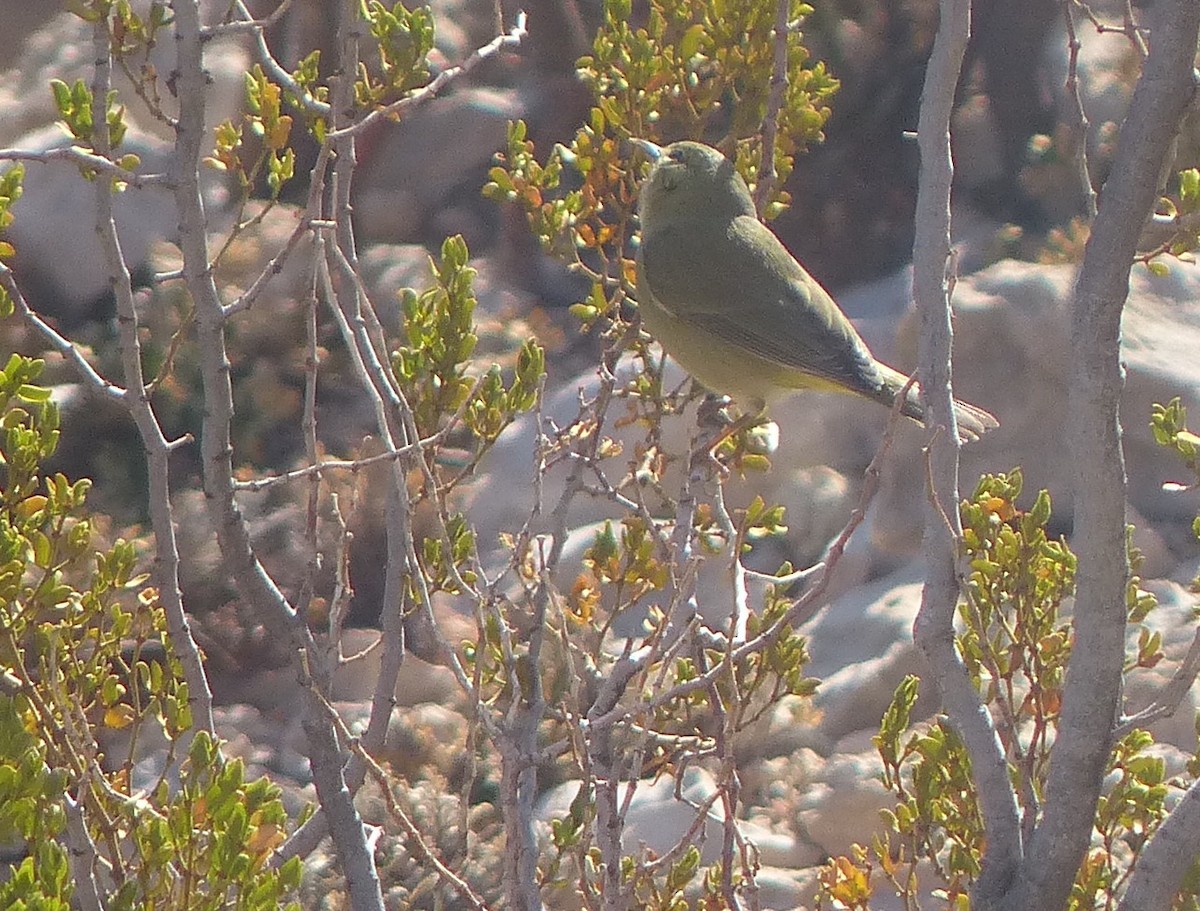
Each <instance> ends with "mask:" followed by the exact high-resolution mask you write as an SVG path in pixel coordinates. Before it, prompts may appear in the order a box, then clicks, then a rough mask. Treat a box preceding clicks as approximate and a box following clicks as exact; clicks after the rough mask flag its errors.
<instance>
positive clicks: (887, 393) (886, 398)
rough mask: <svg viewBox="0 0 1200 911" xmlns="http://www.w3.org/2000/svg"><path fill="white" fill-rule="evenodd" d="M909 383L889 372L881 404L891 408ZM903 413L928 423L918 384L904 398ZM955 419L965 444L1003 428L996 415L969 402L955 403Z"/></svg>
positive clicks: (902, 376)
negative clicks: (1000, 427)
mask: <svg viewBox="0 0 1200 911" xmlns="http://www.w3.org/2000/svg"><path fill="white" fill-rule="evenodd" d="M881 366H882V365H881ZM893 374H894V375H893ZM907 382H908V377H906V376H904V375H903V374H901V373H898V372H896V371H894V370H890V368H889V372H888V374H887V375H886V376H885V378H884V385H883V389H882V390H881V395H880V401H882V402H883V404H885V405H887V406H889V407H890V406H891V405H892V404H893V403H894V402H895V401H896V395H897V394H898V393H899V392H900V390H901V389H903V388H904V385H905V383H907ZM900 413H901V414H903V415H905V416H907V417H910V418H912V419H913V420H914V421H918V422H920V423H922V424H923V423H925V406H924V404H922V402H921V390H920V388H918V386H917V384H916V383H913V384H912V386H910V387H909V389H908V395H907V396H905V398H904V403H903V404H902V405H901V406H900ZM954 419H955V422H956V423H957V424H958V438H959V440H960V441H961V442H963V443H971V442H974V441H975V440H978V439H979V438H980V437H981V436H983V435H984V434H985V433H987V432H988V431H989V430H994V429H995V428H997V427H999V426H1000V422H999V421H997V420H996V418H995V416H994V415H992V414H990V413H989V412H987V411H984V410H983V409H982V408H979V407H978V406H976V405H972V404H971V403H970V402H962V401H959V400H958V399H955V400H954Z"/></svg>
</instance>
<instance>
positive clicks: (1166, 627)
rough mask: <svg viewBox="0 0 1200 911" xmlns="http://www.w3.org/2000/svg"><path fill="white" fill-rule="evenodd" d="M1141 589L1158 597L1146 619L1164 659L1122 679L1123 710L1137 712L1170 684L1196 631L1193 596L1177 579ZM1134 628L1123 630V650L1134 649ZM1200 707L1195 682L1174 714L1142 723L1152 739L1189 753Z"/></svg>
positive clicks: (1197, 688) (1194, 600) (1192, 746)
mask: <svg viewBox="0 0 1200 911" xmlns="http://www.w3.org/2000/svg"><path fill="white" fill-rule="evenodd" d="M1143 588H1145V589H1147V590H1148V591H1150V592H1151V593H1152V594H1153V595H1154V596H1155V597H1156V598H1157V599H1158V607H1157V608H1155V609H1154V610H1153V611H1151V612H1150V615H1149V616H1148V617H1147V618H1146V626H1147V627H1148V628H1149V629H1150V630H1151V631H1152V632H1157V633H1159V634H1160V635H1161V636H1162V650H1163V653H1164V655H1165V658H1164V659H1163V660H1162V661H1160V662H1159V663H1158V664H1157V665H1156V666H1155V667H1152V668H1140V667H1139V668H1134V669H1133V670H1131V671H1130V672H1129V673H1128V674H1127V675H1126V678H1125V691H1124V695H1125V713H1126V714H1127V715H1136V714H1137V713H1138V712H1139V711H1141V710H1142V709H1144V708H1146V707H1147V706H1148V705H1150V704H1152V703H1153V702H1154V701H1155V699H1156V698H1157V697H1158V696H1159V695H1160V694H1162V693H1163V691H1164V689H1165V688H1166V686H1167V685H1168V683H1170V681H1171V678H1172V677H1173V676H1174V674H1175V671H1176V669H1177V668H1178V667H1179V662H1180V661H1181V660H1182V659H1183V657H1184V655H1186V654H1187V651H1188V649H1189V648H1190V647H1191V645H1192V640H1193V639H1194V638H1195V634H1196V619H1195V609H1196V596H1195V595H1194V594H1192V593H1191V592H1190V591H1188V589H1187V588H1185V587H1184V586H1182V585H1180V584H1178V583H1177V582H1170V581H1167V580H1164V579H1156V580H1153V581H1149V582H1144V583H1143ZM1138 632H1139V631H1138V629H1137V627H1132V626H1131V627H1130V628H1129V629H1128V630H1127V632H1126V643H1127V644H1126V650H1127V653H1129V654H1132V653H1135V652H1136V647H1137V641H1138ZM1198 709H1200V685H1198V684H1197V683H1196V682H1195V681H1193V682H1192V685H1191V687H1189V689H1188V691H1187V692H1186V693H1185V694H1184V695H1183V699H1182V701H1181V702H1180V704H1179V707H1178V708H1177V709H1176V711H1175V712H1174V714H1172V715H1170V716H1169V717H1167V718H1161V719H1159V720H1157V721H1155V722H1152V723H1150V724H1147V725H1144V727H1145V729H1146V730H1148V731H1149V732H1150V733H1151V734H1152V735H1153V736H1154V739H1155V740H1156V741H1157V742H1158V743H1160V744H1165V745H1170V746H1174V747H1177V748H1178V749H1181V750H1184V751H1187V752H1189V753H1190V752H1192V751H1194V750H1195V749H1196V727H1195V719H1196V712H1197V710H1198Z"/></svg>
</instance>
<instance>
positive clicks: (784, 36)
mask: <svg viewBox="0 0 1200 911" xmlns="http://www.w3.org/2000/svg"><path fill="white" fill-rule="evenodd" d="M791 5H792V4H791V0H776V6H775V28H774V43H773V52H774V56H773V59H772V61H771V87H770V91H769V92H768V93H767V111H766V114H765V115H764V117H763V122H762V129H761V136H762V161H761V163H760V164H759V168H758V181H757V182H756V184H755V187H754V207H755V208H756V209H757V210H758V214H759V215H760V216H761V215H762V214H763V211H764V210H765V209H766V207H767V202H768V201H769V200H770V198H771V191H772V190H774V189H775V179H776V177H777V175H776V173H775V137H776V136H778V135H779V112H780V111H781V110H782V109H783V101H784V96H785V95H786V94H787V86H788V39H789V37H790V35H791V26H790V25H789V23H788V13H789V12H790V10H791Z"/></svg>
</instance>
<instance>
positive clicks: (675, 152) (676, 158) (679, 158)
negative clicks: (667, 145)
mask: <svg viewBox="0 0 1200 911" xmlns="http://www.w3.org/2000/svg"><path fill="white" fill-rule="evenodd" d="M667 157H668V158H669V159H671V161H673V162H675V163H676V164H683V161H684V154H683V149H671V151H670V152H668V153H667Z"/></svg>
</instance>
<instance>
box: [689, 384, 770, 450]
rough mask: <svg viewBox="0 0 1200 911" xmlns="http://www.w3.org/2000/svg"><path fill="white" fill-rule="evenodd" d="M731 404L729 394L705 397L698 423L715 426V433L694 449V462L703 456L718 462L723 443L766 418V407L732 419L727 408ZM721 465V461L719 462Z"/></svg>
mask: <svg viewBox="0 0 1200 911" xmlns="http://www.w3.org/2000/svg"><path fill="white" fill-rule="evenodd" d="M729 404H730V399H729V397H728V396H723V395H722V396H717V395H712V394H711V393H710V394H708V395H706V396H705V397H704V400H703V401H702V402H701V403H700V408H699V410H698V411H697V412H696V423H697V424H698V425H699V426H700V427H701V428H704V429H709V428H713V429H715V431H716V432H715V433H714V435H713V436H712V437H710V438H709V439H706V440H704V441H703V442H702V443H701V444H700V445H699V446H697V447H696V448H695V449H693V450H692V453H691V459H690V462H691V463H692V464H694V463H695V461H696V460H697V459H699V458H701V457H706V458H708V459H709V460H711V461H713V462H717V459H716V451H717V449H718V448H720V446H721V444H722V443H724V442H725V441H726V440H728V439H730V438H731V437H735V436H737V435H738V434H739V433H741V432H743V431H745V430H749V429H750V428H751V427H754V426H756V425H758V424H759V423H760V422H761V421H762V420H763V418H764V409H762V408H759V409H758V410H756V411H748V412H746V413H745V414H743V415H742V416H741V417H739V418H737V420H730V418H729V413H728V411H727V408H728V406H729ZM717 464H718V466H719V467H720V463H719V462H717Z"/></svg>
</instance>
